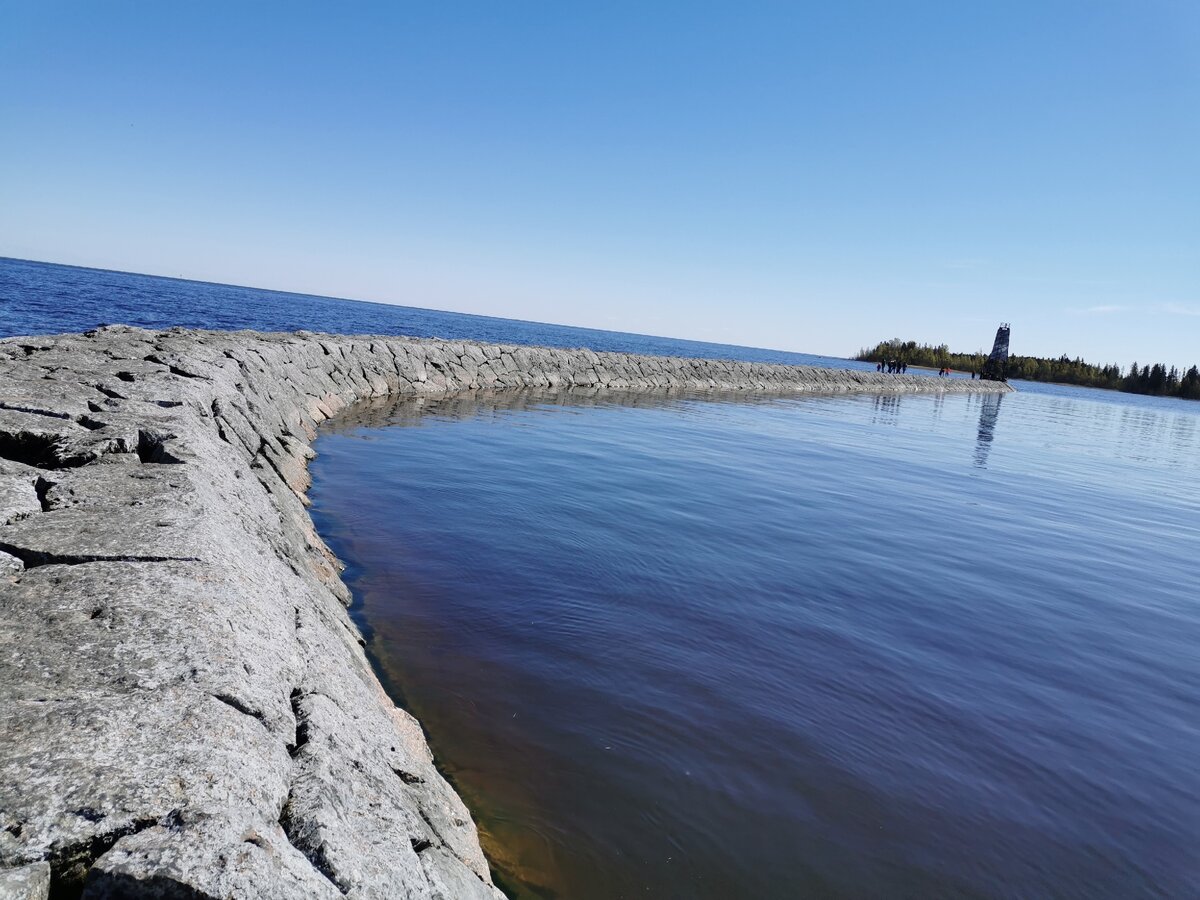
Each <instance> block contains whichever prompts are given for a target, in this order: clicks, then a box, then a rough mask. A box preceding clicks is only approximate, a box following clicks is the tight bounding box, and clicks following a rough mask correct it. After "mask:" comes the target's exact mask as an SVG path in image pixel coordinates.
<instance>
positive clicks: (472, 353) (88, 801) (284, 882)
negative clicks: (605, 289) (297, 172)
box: [0, 326, 1009, 898]
mask: <svg viewBox="0 0 1200 900" xmlns="http://www.w3.org/2000/svg"><path fill="white" fill-rule="evenodd" d="M580 386H587V387H600V388H614V389H621V390H625V391H629V390H648V391H649V390H669V389H681V390H689V391H697V390H699V391H706V390H712V391H716V390H721V391H731V390H733V391H736V390H753V391H757V392H764V391H767V392H772V391H778V392H780V393H796V392H821V393H828V392H846V391H856V392H888V393H904V392H930V391H941V392H956V393H957V392H976V393H980V392H997V391H1007V390H1009V388H1008V387H1007V386H1006V385H1001V384H997V383H994V382H989V383H983V382H973V381H963V380H957V379H956V380H949V379H933V378H929V377H922V376H891V375H883V374H879V373H874V372H858V371H843V370H833V369H820V368H810V367H790V366H777V365H765V364H755V363H742V362H729V361H713V360H694V359H679V358H669V357H647V356H629V355H623V354H616V353H595V352H593V351H590V350H554V349H542V348H534V347H524V346H508V345H490V344H476V343H463V342H442V341H436V340H418V339H406V338H383V337H346V336H333V335H317V334H311V333H306V332H300V333H296V334H259V333H253V332H213V331H188V330H182V329H175V330H171V331H164V332H155V331H146V330H142V329H136V328H128V327H123V326H112V327H106V328H102V329H99V330H97V331H93V332H88V333H87V334H84V335H60V336H53V337H29V338H10V339H6V340H3V341H0V736H2V737H0V870H3V871H0V896H5V895H6V894H7V895H8V896H45V894H46V892H47V890H48V891H49V893H50V895H51V896H61V897H70V896H81V895H82V896H84V897H89V898H98V897H118V896H120V897H127V896H154V897H174V896H189V897H194V896H203V897H279V898H285V897H286V898H292V897H296V898H299V897H329V898H335V897H340V896H349V897H353V898H395V897H411V898H459V897H480V898H484V897H487V898H496V897H499V896H500V894H499V892H498V891H497V890H496V888H495V887H494V886H493V884H492V882H491V878H490V875H489V872H488V867H487V863H486V861H485V859H484V857H483V853H482V851H481V850H480V846H479V842H478V836H477V833H476V829H475V826H474V824H473V822H472V820H471V817H470V815H469V813H468V812H467V810H466V808H465V807H464V805H463V803H462V801H461V800H460V799H459V798H458V796H457V795H456V794H455V793H454V791H453V790H452V789H451V788H450V786H449V785H448V784H447V783H446V782H445V780H444V779H443V778H442V777H441V776H440V775H439V773H438V772H437V770H436V769H435V767H434V765H433V759H432V754H431V753H430V751H429V748H428V746H427V744H426V742H425V739H424V736H423V734H422V732H421V729H420V726H419V725H418V723H417V722H416V721H415V720H414V719H413V718H412V717H411V716H409V715H408V714H407V713H405V712H404V711H402V710H400V709H397V708H396V707H395V706H394V705H393V703H392V702H391V700H390V699H389V698H388V697H387V695H386V694H385V692H384V690H383V689H382V687H381V686H380V683H379V681H378V680H377V679H376V677H375V675H374V673H373V672H372V670H371V667H370V665H369V663H368V660H367V657H366V655H365V653H364V650H363V647H362V644H363V640H362V638H361V636H360V635H359V633H358V631H357V629H356V628H355V626H354V624H353V622H352V620H351V619H350V617H349V615H348V613H347V609H346V607H347V605H348V604H349V602H350V594H349V591H348V590H347V588H346V587H345V585H344V584H343V583H342V581H341V579H340V577H339V574H340V565H339V563H338V561H337V560H336V559H335V558H334V556H333V554H332V553H331V552H330V551H329V549H328V548H327V547H326V546H325V544H324V542H323V541H322V540H321V538H320V537H319V536H318V535H317V533H316V531H315V528H314V526H313V523H312V520H311V519H310V517H309V515H308V513H307V511H306V509H305V507H306V505H307V500H306V496H305V492H306V490H307V488H308V486H309V478H308V472H307V463H308V460H309V459H310V458H311V457H312V451H311V449H310V448H309V443H310V442H311V441H312V440H313V438H314V437H315V435H316V429H317V426H318V425H319V424H320V423H321V422H323V421H325V420H327V419H329V418H330V417H332V416H334V415H335V414H337V413H338V412H339V411H340V410H343V409H345V408H346V407H348V406H349V405H351V404H352V403H355V402H356V401H360V400H366V399H371V398H379V397H384V396H389V395H415V396H420V395H446V394H449V393H453V392H459V391H465V390H473V389H510V388H511V389H518V388H531V387H536V388H543V389H551V390H553V389H566V388H572V387H580ZM47 868H48V873H47ZM47 874H49V876H50V877H49V878H46V877H44V876H45V875H47ZM31 885H32V887H31Z"/></svg>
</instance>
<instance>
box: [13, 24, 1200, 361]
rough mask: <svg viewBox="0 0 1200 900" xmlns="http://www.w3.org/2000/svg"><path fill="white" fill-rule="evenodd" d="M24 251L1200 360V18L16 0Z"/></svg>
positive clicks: (619, 317)
mask: <svg viewBox="0 0 1200 900" xmlns="http://www.w3.org/2000/svg"><path fill="white" fill-rule="evenodd" d="M0 121H3V123H4V126H3V129H2V131H0V136H2V138H3V139H2V140H0V255H5V256H17V257H24V258H32V259H42V260H50V261H57V262H67V263H74V264H79V265H89V266H99V267H104V268H115V269H125V270H131V271H139V272H151V273H156V274H164V275H174V276H183V277H192V278H201V279H206V280H213V281H226V282H233V283H238V284H249V285H256V286H261V287H271V288H279V289H284V290H294V291H301V292H307V293H318V294H329V295H334V296H344V297H354V298H359V299H368V300H382V301H390V302H396V303H403V304H408V305H414V306H425V307H432V308H438V309H453V310H459V311H465V312H479V313H486V314H490V315H500V316H509V317H515V318H525V319H534V320H541V321H551V322H560V323H565V324H572V325H586V326H593V327H601V328H615V329H620V330H629V331H640V332H648V333H654V334H663V335H671V336H679V337H688V338H696V339H701V340H714V341H722V342H730V343H741V344H751V345H756V346H766V347H773V348H778V349H785V350H799V351H805V352H813V353H830V354H836V355H847V354H850V353H853V352H854V351H855V350H857V349H858V348H859V347H861V346H864V345H868V344H873V343H875V342H876V341H878V340H881V339H884V338H889V337H894V336H895V337H904V338H912V339H916V340H921V341H929V342H932V343H940V342H943V341H944V342H946V343H949V344H950V345H951V347H953V348H955V349H962V350H973V349H977V348H980V347H985V346H989V345H990V342H991V337H992V334H993V333H994V330H995V326H996V324H997V323H998V322H999V321H1001V320H1004V321H1011V322H1012V324H1013V349H1014V352H1019V353H1032V354H1037V355H1058V354H1061V353H1068V354H1070V355H1071V356H1076V355H1082V356H1084V357H1085V358H1087V359H1089V360H1092V361H1096V362H1119V363H1121V364H1122V365H1127V364H1128V363H1129V362H1130V361H1131V360H1132V359H1135V358H1136V359H1137V360H1139V361H1142V362H1147V361H1154V360H1162V361H1165V362H1168V363H1174V364H1179V365H1185V364H1191V363H1192V362H1200V346H1198V345H1200V342H1198V340H1197V338H1198V337H1200V3H1196V2H1194V0H1177V2H1176V0H1138V2H1111V0H1107V2H1106V0H1078V2H1059V0H1036V2H1024V0H1006V2H999V0H997V2H993V3H985V2H964V0H946V2H919V0H916V2H900V0H896V2H882V0H881V2H877V3H859V2H838V3H820V4H817V3H812V4H807V3H800V2H793V3H778V4H775V3H737V4H734V3H728V4H716V3H705V2H689V3H614V2H607V3H604V4H583V3H574V4H551V3H522V2H516V3H495V2H489V3H479V4H457V3H450V2H447V3H426V4H400V3H386V4H382V3H381V4H377V5H372V4H367V3H349V4H329V3H322V4H305V3H287V4H282V3H281V4H267V3H229V4H222V3H217V2H204V3H152V2H144V3H122V2H116V0H112V2H105V3H61V2H54V0H47V2H39V3H33V2H28V3H25V2H20V3H18V2H13V0H0Z"/></svg>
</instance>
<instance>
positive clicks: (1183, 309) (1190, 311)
mask: <svg viewBox="0 0 1200 900" xmlns="http://www.w3.org/2000/svg"><path fill="white" fill-rule="evenodd" d="M1159 309H1160V310H1161V311H1162V312H1165V313H1166V314H1167V315H1169V316H1200V306H1184V305H1183V304H1182V303H1164V304H1162V306H1160V307H1159Z"/></svg>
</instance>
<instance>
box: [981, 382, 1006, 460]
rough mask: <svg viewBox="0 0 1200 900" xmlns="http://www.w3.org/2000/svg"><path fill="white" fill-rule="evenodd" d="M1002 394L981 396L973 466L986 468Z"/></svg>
mask: <svg viewBox="0 0 1200 900" xmlns="http://www.w3.org/2000/svg"><path fill="white" fill-rule="evenodd" d="M1003 396H1004V395H1003V394H983V395H981V396H980V397H979V398H978V400H979V401H980V403H979V430H978V431H977V432H976V434H975V465H977V466H979V468H981V469H984V468H987V458H988V451H989V450H991V448H992V439H993V438H994V437H995V436H996V419H997V418H999V416H1000V400H1001V398H1002V397H1003Z"/></svg>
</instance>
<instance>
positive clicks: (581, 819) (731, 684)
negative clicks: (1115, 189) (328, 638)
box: [313, 386, 1200, 898]
mask: <svg viewBox="0 0 1200 900" xmlns="http://www.w3.org/2000/svg"><path fill="white" fill-rule="evenodd" d="M1026 387H1028V388H1029V389H1028V390H1026V391H1024V392H1022V393H1020V394H1011V395H1006V396H1003V397H996V396H992V397H946V398H939V397H904V398H896V397H873V396H859V397H837V398H828V397H807V398H803V399H790V400H781V399H768V398H753V399H749V400H747V399H742V400H740V401H732V400H729V399H718V400H715V401H713V400H700V399H682V400H681V399H669V398H665V397H664V398H657V399H655V398H645V397H642V398H637V399H636V400H632V401H630V400H627V399H626V400H623V399H622V398H621V397H619V396H614V397H602V398H599V399H596V398H578V397H577V398H548V397H538V396H530V395H518V396H515V397H514V396H510V397H507V398H504V397H491V398H482V399H479V400H471V399H455V400H449V401H444V402H434V403H427V404H425V405H423V406H422V405H419V404H415V403H408V404H401V405H399V406H396V407H393V408H388V407H386V406H385V407H379V406H377V407H374V408H371V409H368V410H365V411H362V412H360V413H359V414H358V416H357V417H356V418H351V419H349V420H346V421H345V422H343V423H342V424H341V426H340V427H339V429H338V430H336V431H334V432H332V433H328V434H326V435H325V436H323V437H322V438H320V440H319V441H318V444H317V449H318V451H319V453H320V456H319V458H318V460H317V462H316V464H315V474H316V486H315V488H314V493H313V496H314V499H315V501H316V510H317V513H318V522H319V525H320V527H321V529H322V532H323V533H324V534H325V535H326V536H327V537H328V538H330V539H331V541H332V543H333V545H334V548H335V550H336V551H337V552H338V553H339V554H340V555H341V556H342V557H343V558H344V559H346V560H347V561H349V563H350V565H351V568H350V570H349V576H350V581H351V584H352V586H353V587H354V589H355V591H356V593H357V595H358V596H359V597H360V598H361V605H360V607H359V608H358V610H357V612H358V615H359V616H360V618H361V619H362V621H363V622H364V623H365V625H366V626H367V627H368V628H369V630H370V636H371V649H372V651H373V653H374V654H375V657H376V659H377V661H378V663H379V664H380V665H381V667H382V668H383V670H384V671H385V672H386V674H387V676H388V677H389V680H390V682H391V685H392V686H393V689H395V690H397V691H398V692H399V693H400V694H401V695H402V696H403V698H404V700H405V701H406V702H407V703H408V705H409V706H410V707H411V708H412V709H413V710H414V711H415V713H416V714H417V715H418V716H419V717H420V719H421V721H422V722H423V723H424V724H425V726H426V728H427V729H428V731H429V732H430V734H431V737H432V741H433V744H434V747H435V751H436V752H437V754H438V756H439V761H440V763H441V765H442V766H443V767H444V768H445V770H446V771H447V772H448V773H449V774H450V775H451V777H452V778H453V779H454V781H455V783H456V784H457V785H458V786H459V788H460V790H462V791H463V792H464V794H465V796H466V797H467V799H468V802H469V803H471V804H472V806H473V808H474V809H475V810H476V811H477V814H478V815H479V818H480V821H481V825H482V827H483V829H484V831H485V838H486V842H487V849H488V851H489V853H490V855H491V857H492V859H493V862H494V865H495V867H496V868H497V870H498V871H499V873H500V875H501V877H502V878H503V879H504V882H505V885H506V887H507V888H508V889H509V890H510V891H511V892H512V893H513V894H514V895H515V896H519V897H551V896H555V897H584V898H590V897H595V898H602V897H633V896H660V897H712V898H716V897H730V896H738V897H779V898H785V897H802V896H844V897H864V896H912V897H927V896H979V897H1018V896H1061V897H1067V896H1079V897H1084V896H1091V897H1095V896H1106V897H1133V896H1156V895H1158V896H1196V895H1197V892H1198V891H1200V880H1198V879H1200V856H1198V851H1197V837H1200V774H1198V768H1197V765H1196V760H1197V758H1200V757H1198V751H1200V730H1198V727H1200V705H1198V700H1197V698H1198V697H1200V651H1198V650H1197V648H1198V647H1200V606H1198V605H1197V594H1196V575H1197V571H1198V569H1197V560H1198V559H1200V539H1198V537H1197V530H1196V525H1197V521H1198V519H1197V512H1198V501H1200V490H1198V489H1197V482H1196V475H1197V464H1196V461H1197V451H1198V450H1200V431H1198V428H1197V426H1198V422H1200V420H1198V417H1197V413H1198V412H1200V406H1194V405H1188V404H1186V403H1185V402H1183V401H1170V402H1168V401H1161V400H1157V401H1156V400H1147V399H1145V398H1136V397H1124V396H1115V395H1112V394H1107V393H1101V392H1089V391H1078V390H1073V389H1066V388H1045V387H1041V388H1039V386H1026Z"/></svg>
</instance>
